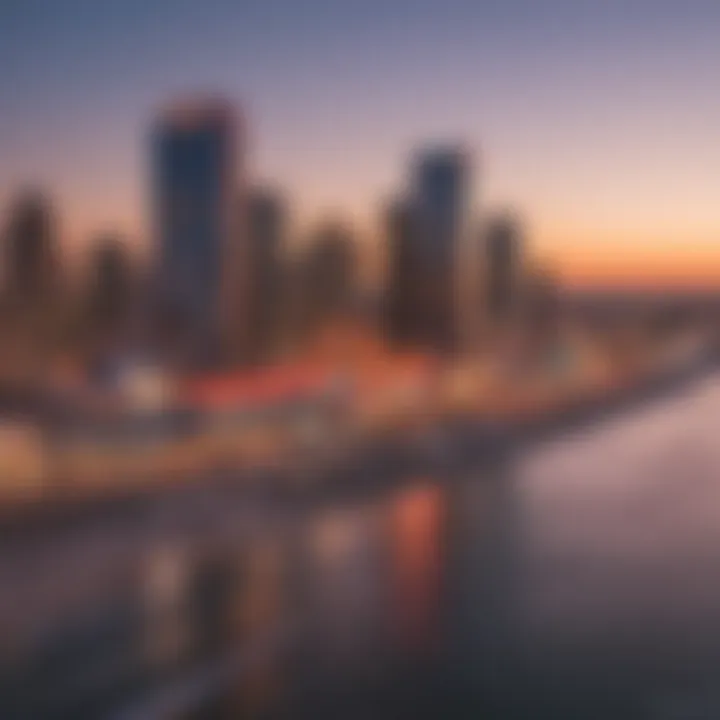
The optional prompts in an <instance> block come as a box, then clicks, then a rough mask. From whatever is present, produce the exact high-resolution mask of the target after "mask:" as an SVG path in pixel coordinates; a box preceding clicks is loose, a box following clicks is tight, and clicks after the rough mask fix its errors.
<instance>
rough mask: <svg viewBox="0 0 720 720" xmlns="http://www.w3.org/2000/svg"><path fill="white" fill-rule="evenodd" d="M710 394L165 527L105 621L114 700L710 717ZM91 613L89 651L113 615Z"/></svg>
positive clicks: (235, 711) (182, 714) (717, 602)
mask: <svg viewBox="0 0 720 720" xmlns="http://www.w3.org/2000/svg"><path fill="white" fill-rule="evenodd" d="M688 397H689V398H690V399H689V400H688ZM718 407H720V388H719V387H717V386H716V385H714V384H712V383H707V382H706V383H705V384H703V385H702V386H701V387H698V388H697V389H696V390H695V391H694V392H693V393H691V395H690V396H687V397H685V398H683V399H680V398H677V399H673V400H665V401H663V403H662V404H659V405H655V406H653V407H648V408H646V409H645V410H642V411H640V412H636V413H635V414H634V415H631V416H628V417H627V418H625V419H621V420H619V421H615V422H612V423H608V424H606V425H604V426H598V427H597V428H595V429H592V430H590V431H586V432H584V433H581V434H577V435H576V436H574V437H573V438H572V439H570V438H567V439H565V440H559V441H556V442H554V443H552V444H548V445H544V446H539V447H536V448H535V449H534V450H529V451H527V452H525V453H523V454H519V453H516V454H515V456H513V457H506V458H504V459H503V458H500V459H497V460H496V461H495V462H494V464H493V465H492V466H487V465H486V466H484V467H483V468H482V469H476V470H474V471H472V472H467V473H464V474H459V475H456V476H454V477H443V478H417V479H415V480H414V481H412V482H409V483H407V484H406V485H404V487H403V489H398V486H393V487H388V488H387V490H386V491H385V492H383V493H381V494H380V495H379V496H376V497H375V498H374V499H372V500H366V501H364V502H362V503H359V502H357V501H356V502H350V501H346V502H343V501H340V500H337V499H336V500H334V501H332V502H327V503H325V504H324V505H318V506H313V507H307V506H305V505H303V506H300V507H293V508H291V509H290V511H288V512H285V513H281V514H280V516H279V517H275V516H273V517H270V515H268V518H267V520H265V519H264V516H262V517H260V519H259V520H258V519H257V518H256V522H255V529H254V530H253V532H248V533H239V532H238V533H236V534H234V535H233V534H231V535H230V536H228V538H226V541H225V542H222V543H221V542H217V543H209V542H208V543H207V544H206V545H207V546H206V547H203V548H202V549H199V547H198V543H197V542H196V540H197V539H198V538H201V537H202V533H195V534H193V535H192V536H188V537H192V539H193V542H192V543H189V544H188V545H187V547H186V546H185V545H183V543H182V542H180V541H179V540H178V542H176V543H174V544H173V543H169V544H168V545H163V544H162V543H158V544H157V545H156V546H157V548H159V549H157V551H156V552H153V553H146V554H145V557H146V563H145V570H144V573H145V579H146V582H144V583H142V584H141V593H140V594H141V595H142V598H141V599H140V602H139V607H140V608H141V612H139V613H136V614H133V612H130V611H129V610H128V609H129V608H132V607H134V606H133V604H132V598H122V599H121V598H118V600H117V603H118V605H121V600H122V603H124V605H122V608H123V609H122V612H121V611H120V610H118V611H117V612H116V613H115V615H113V616H112V617H113V623H114V624H113V625H112V627H115V626H116V625H117V627H119V628H121V630H119V631H117V632H115V631H113V632H115V634H114V635H112V638H114V640H113V642H114V643H115V645H113V646H112V647H113V648H115V649H116V650H117V648H124V650H123V652H126V655H127V657H135V656H133V655H132V654H131V653H130V654H129V655H128V654H127V653H128V652H129V650H128V649H129V648H132V647H141V648H142V653H141V656H142V661H141V662H140V663H139V664H138V662H137V661H135V660H133V661H129V663H130V666H131V667H132V669H133V673H131V674H130V675H129V680H128V685H126V686H125V688H124V691H123V693H121V694H120V695H119V697H120V696H121V697H122V698H127V697H128V695H130V696H132V697H136V696H137V697H138V698H139V699H140V703H139V705H138V706H137V707H135V706H133V707H134V709H135V710H137V709H138V708H140V710H142V712H135V713H132V714H130V715H124V717H133V718H139V717H171V718H172V717H178V718H210V719H211V720H212V719H213V718H218V719H224V718H281V719H282V718H313V719H315V718H353V717H363V718H367V717H372V718H405V717H407V718H417V717H443V718H445V717H447V718H455V717H458V718H464V717H468V718H476V717H483V718H608V717H613V718H628V719H629V718H633V719H634V718H649V719H652V718H661V719H662V718H694V717H712V718H714V717H720V697H718V693H717V692H716V690H715V687H716V686H717V681H718V680H719V679H720V677H718V676H719V675H720V575H718V573H717V567H718V566H719V565H718V560H720V557H719V556H720V542H718V541H720V510H719V508H720V502H718V500H720V484H718V478H717V474H716V468H718V467H720V444H718V443H717V442H716V441H715V431H714V424H713V422H712V420H713V418H714V417H715V416H716V410H717V408H718ZM219 513H220V510H216V511H214V512H213V513H212V517H213V518H218V517H219ZM227 516H228V518H230V519H231V520H232V522H231V525H233V527H234V523H235V520H234V519H233V518H234V516H233V515H232V513H231V512H230V510H229V509H228V510H227ZM138 532H140V531H138ZM194 532H195V531H194ZM180 537H181V535H178V538H180ZM191 545H192V547H191ZM105 615H108V613H105ZM105 615H103V616H102V618H105ZM136 615H137V616H138V617H139V618H140V622H139V624H137V623H135V621H134V620H133V618H135V616H136ZM102 618H101V619H102ZM118 618H123V620H122V623H124V624H122V623H120V624H119V625H118V623H119V622H120V621H119V620H118ZM84 620H85V624H84V625H83V628H84V630H83V632H84V633H85V635H82V637H83V638H85V640H83V642H85V643H86V645H87V644H88V643H89V642H90V639H89V637H90V636H89V635H88V633H89V632H90V629H92V628H96V629H94V630H92V632H95V633H96V635H94V636H92V637H93V638H94V640H93V642H94V643H95V644H94V645H92V648H94V649H93V652H96V651H97V652H99V650H98V648H100V646H101V645H102V643H103V642H106V643H107V642H109V640H108V638H109V637H110V635H108V633H109V630H108V627H110V626H108V625H107V623H106V624H105V625H100V624H97V623H96V624H95V625H92V628H91V627H90V624H89V620H88V618H85V619H84ZM93 622H95V620H93ZM98 622H99V621H98ZM103 622H105V620H103ZM97 628H100V629H102V632H100V630H98V629H97ZM138 628H139V629H138ZM98 633H99V634H98ZM103 633H104V634H103ZM78 637H80V636H78ZM103 638H105V640H103ZM63 642H65V645H63V646H62V647H63V648H65V649H66V648H67V647H69V645H68V642H69V640H67V639H66V640H64V641H63ZM72 642H73V643H75V644H74V645H72V647H73V648H75V647H76V646H77V645H78V642H79V641H78V639H77V637H75V636H73V639H72ZM123 643H124V644H123ZM88 647H89V645H88ZM103 647H106V648H107V647H110V646H109V645H105V646H103ZM56 651H57V648H55V650H53V652H56ZM73 652H75V651H73ZM107 652H110V651H109V650H108V651H107ZM95 656H97V657H101V655H97V653H96V655H95ZM95 656H94V657H95ZM58 657H68V656H66V655H62V656H60V655H58ZM102 657H105V656H102ZM113 657H115V656H113ZM48 662H49V661H48ZM133 663H135V664H133ZM136 665H137V667H136ZM48 667H49V665H48ZM68 667H69V665H68V664H67V663H63V662H60V661H58V662H56V663H55V665H53V666H52V668H53V669H52V672H53V673H56V674H57V673H61V671H62V672H66V671H68V670H67V668H68ZM78 667H79V665H78ZM98 667H100V664H98ZM44 672H47V673H49V672H50V670H46V671H44ZM38 677H39V676H38ZM43 677H45V676H43ZM48 677H49V676H48ZM53 677H54V676H53ZM57 677H58V678H61V677H63V678H64V677H65V675H61V674H60V675H57ZM60 682H61V681H60V680H58V681H57V683H56V685H57V684H58V683H60ZM62 682H65V680H62ZM58 686H59V685H58ZM158 698H160V699H161V700H162V702H160V701H159V700H158ZM146 700H147V702H146ZM38 707H40V706H38ZM44 707H45V708H46V709H47V707H49V705H47V704H46V705H45V706H44ZM88 707H89V706H88ZM31 716H32V717H51V716H52V715H51V714H49V713H48V714H42V713H41V712H40V711H38V712H36V713H34V714H33V715H31ZM66 716H67V715H66ZM70 716H72V717H98V716H100V715H99V714H97V713H93V712H92V710H88V709H87V707H86V711H85V713H84V714H83V713H81V712H79V711H78V712H75V713H74V714H72V715H70ZM26 717H27V715H26Z"/></svg>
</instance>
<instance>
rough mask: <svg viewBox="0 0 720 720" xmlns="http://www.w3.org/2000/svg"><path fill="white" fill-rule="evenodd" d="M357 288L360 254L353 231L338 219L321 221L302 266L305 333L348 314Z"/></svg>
mask: <svg viewBox="0 0 720 720" xmlns="http://www.w3.org/2000/svg"><path fill="white" fill-rule="evenodd" d="M356 291H357V255H356V248H355V245H354V242H353V236H352V234H351V233H350V231H349V230H348V229H347V228H346V227H345V226H344V225H342V224H339V223H334V222H333V223H326V224H324V225H322V226H321V227H320V228H319V229H318V230H317V231H316V232H315V234H314V235H313V237H312V238H311V239H310V245H309V247H308V248H307V250H306V251H305V254H304V257H303V258H302V261H301V268H300V297H299V298H298V300H299V304H300V305H301V307H302V311H301V319H300V327H301V333H302V334H303V335H313V334H314V333H316V332H317V331H318V330H320V329H322V327H323V326H324V325H326V324H327V323H329V322H332V321H336V320H341V319H342V318H343V317H347V316H348V314H349V313H351V312H352V310H353V303H354V301H355V298H356Z"/></svg>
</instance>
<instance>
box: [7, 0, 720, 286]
mask: <svg viewBox="0 0 720 720" xmlns="http://www.w3.org/2000/svg"><path fill="white" fill-rule="evenodd" d="M718 38H720V3H718V1H717V0H684V1H683V0H673V1H669V0H495V1H494V2H483V0H474V1H473V0H357V1H353V2H351V1H350V0H325V1H321V0H257V1H255V2H243V0H113V1H112V2H111V1H108V0H61V1H60V0H44V1H40V0H4V1H3V2H2V3H1V4H0V68H1V70H0V209H2V210H3V211H4V209H5V208H6V206H7V203H8V201H9V199H10V198H11V196H12V192H13V191H14V190H16V189H17V188H18V186H21V185H23V184H28V183H33V184H40V185H42V186H43V187H45V188H47V190H48V191H49V192H50V193H51V194H52V195H53V197H54V198H55V200H56V203H57V205H58V208H59V209H60V211H61V217H62V221H63V231H64V237H65V238H66V239H67V242H68V244H69V245H70V246H72V247H76V248H79V247H81V246H82V244H83V243H84V242H86V241H87V239H88V238H89V237H90V236H91V235H92V234H93V233H95V232H97V231H102V230H104V229H107V228H113V229H119V230H121V231H123V232H124V233H126V234H128V236H130V237H132V239H133V241H134V242H136V243H137V244H138V245H142V244H143V243H144V242H146V236H147V225H148V222H147V214H148V213H147V210H148V208H147V200H146V198H147V182H146V181H147V175H148V173H147V145H146V140H147V132H148V128H149V123H150V120H151V119H152V117H153V114H154V112H155V111H156V110H157V108H158V107H159V106H162V105H163V104H165V103H166V101H167V100H169V99H172V98H173V97H175V96H177V95H184V94H186V93H187V92H192V91H196V90H197V91H206V90H210V91H217V92H221V93H223V94H226V95H227V96H228V97H229V98H230V99H232V100H233V101H234V102H235V103H236V104H237V105H238V106H239V107H240V108H242V109H243V112H244V113H245V115H246V118H247V124H248V141H249V157H248V165H249V167H248V169H249V172H250V174H251V177H254V178H257V179H258V180H261V181H269V182H272V183H274V184H277V185H279V186H281V187H283V188H284V189H285V190H286V192H287V195H288V197H289V199H290V200H291V202H292V208H293V215H294V217H295V218H296V220H297V223H298V224H299V225H300V226H303V225H304V224H307V222H308V221H311V220H312V219H313V218H317V217H319V216H320V215H321V214H322V213H324V212H327V211H342V212H345V213H347V214H348V215H349V216H350V217H351V218H353V219H354V220H355V221H356V222H357V223H358V224H359V225H360V226H361V227H362V228H364V229H365V231H366V235H367V236H368V237H369V238H372V237H373V232H372V229H373V227H374V226H375V225H376V224H377V220H378V215H379V208H380V203H381V202H382V200H383V199H384V198H387V196H388V195H389V194H391V193H393V192H394V191H396V190H399V189H400V188H401V187H402V186H403V184H404V183H405V182H406V170H407V161H408V157H409V154H410V153H411V151H412V150H413V149H414V148H415V147H416V146H417V145H419V144H422V143H423V142H427V141H431V142H432V141H435V140H446V139H449V140H459V141H462V142H464V143H466V144H467V145H468V146H469V147H471V148H473V149H474V150H475V153H476V177H475V189H474V195H475V199H476V208H477V211H478V213H480V211H481V210H482V209H483V208H492V207H496V206H498V205H501V206H505V205H511V206H513V207H516V208H517V209H518V210H520V211H521V212H522V214H523V216H524V217H525V219H526V222H527V226H528V235H529V239H530V241H531V243H532V245H533V247H534V248H535V249H536V250H537V252H538V254H540V255H541V256H543V257H545V258H547V259H549V260H551V261H552V262H554V263H556V264H557V265H558V266H559V267H561V268H562V269H563V271H564V273H565V274H566V275H567V277H569V278H570V279H573V280H575V281H577V282H583V281H586V280H588V279H592V280H598V279H601V280H614V281H631V282H648V281H655V280H658V279H673V280H684V281H689V280H691V279H697V280H703V281H706V282H709V281H716V282H717V284H718V285H720V89H719V87H718V70H719V69H720V42H719V41H718ZM371 241H372V240H369V242H371Z"/></svg>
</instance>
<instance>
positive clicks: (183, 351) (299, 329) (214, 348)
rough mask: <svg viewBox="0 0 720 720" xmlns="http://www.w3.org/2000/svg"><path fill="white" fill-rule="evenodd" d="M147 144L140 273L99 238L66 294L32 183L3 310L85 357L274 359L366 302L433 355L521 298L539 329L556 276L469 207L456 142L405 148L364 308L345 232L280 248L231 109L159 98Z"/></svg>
mask: <svg viewBox="0 0 720 720" xmlns="http://www.w3.org/2000/svg"><path fill="white" fill-rule="evenodd" d="M151 153H152V157H151V163H150V165H151V173H152V175H151V187H152V193H153V197H152V201H151V207H152V230H151V243H150V247H151V251H152V252H151V262H150V265H149V268H148V269H147V271H146V272H142V273H141V272H140V271H139V269H138V267H137V264H136V263H133V261H132V260H131V257H130V254H129V250H128V246H127V243H126V242H124V240H123V238H121V237H117V236H114V235H112V234H108V235H104V236H101V237H99V238H98V239H97V242H95V243H94V244H93V250H92V256H91V259H90V262H89V267H88V271H87V274H86V279H85V281H84V282H83V283H81V285H82V289H81V290H79V291H78V290H77V288H76V289H75V290H74V291H73V292H70V291H69V290H68V287H67V285H68V283H67V282H66V281H63V280H62V276H63V273H62V267H61V259H60V253H59V249H58V243H57V231H56V228H55V218H54V212H53V209H52V207H51V205H50V203H49V202H48V200H47V199H46V198H45V197H43V196H42V195H40V194H37V193H29V194H26V195H24V196H23V197H21V198H19V199H18V200H17V201H16V203H15V205H14V206H13V207H12V208H11V210H10V217H9V221H8V223H7V225H6V228H5V238H4V250H5V263H4V266H5V282H4V302H3V308H4V309H5V310H6V311H7V312H6V313H5V315H6V316H7V317H14V318H22V324H24V325H25V326H27V322H28V320H27V319H28V318H36V319H37V321H38V322H41V321H43V322H48V323H51V324H53V323H54V326H55V328H56V329H57V328H60V327H61V328H62V332H59V331H58V333H59V335H62V337H63V338H65V339H66V340H67V342H68V343H69V344H70V345H72V346H73V347H81V348H83V349H84V350H88V352H94V353H103V352H105V353H110V354H111V353H113V352H117V351H119V350H120V349H122V348H128V347H130V346H132V345H139V346H141V347H142V348H143V350H144V351H146V352H147V351H150V352H153V353H155V354H157V356H159V357H160V358H162V359H163V361H164V362H166V363H171V364H175V365H179V366H183V367H192V368H198V367H202V368H207V367H223V366H225V367H227V366H231V365H241V364H262V363H266V362H271V361H272V360H273V359H275V358H278V357H280V356H283V355H287V354H288V353H292V352H293V351H294V350H295V349H297V347H299V346H300V345H302V343H303V342H306V341H307V340H308V338H312V337H314V336H316V335H317V334H318V333H319V332H320V331H321V330H322V329H323V328H325V327H326V326H328V325H329V324H332V323H336V324H338V323H339V324H341V325H342V324H343V323H345V324H349V323H352V322H354V321H355V320H356V319H357V318H358V317H359V315H362V314H363V313H364V314H365V317H367V316H368V313H370V312H371V311H370V310H368V307H371V308H372V313H374V315H372V317H373V318H374V319H375V321H376V325H375V326H376V329H377V332H378V334H382V336H383V337H384V339H385V340H386V341H387V343H388V345H390V346H392V347H394V348H402V349H406V348H412V349H418V350H425V351H429V352H433V353H440V354H444V355H447V354H450V355H454V354H456V353H458V352H462V351H464V350H466V349H469V348H470V349H471V348H474V347H477V346H478V345H479V344H482V341H483V338H484V337H487V336H488V335H487V334H488V333H492V332H493V331H494V329H496V328H498V327H502V326H506V325H507V324H508V323H510V322H511V321H513V320H514V319H517V318H518V316H519V315H518V313H519V312H520V310H521V308H522V307H528V306H531V307H532V313H533V316H532V324H533V325H534V326H536V327H541V326H543V323H545V324H548V323H550V324H551V317H552V313H553V310H552V306H553V293H554V284H553V282H552V278H551V277H550V276H541V275H539V274H537V273H536V275H535V276H531V275H530V274H529V273H528V272H527V268H526V265H527V263H526V262H525V261H524V253H523V239H522V236H521V235H522V230H521V225H520V223H519V221H518V219H517V218H516V217H515V216H513V215H512V214H502V215H498V216H496V217H494V218H491V219H488V220H486V221H484V222H482V223H478V222H477V220H476V218H474V217H473V215H472V207H471V197H472V180H473V177H472V174H473V168H472V158H471V156H470V154H469V153H468V152H467V151H466V150H465V149H463V148H461V147H455V146H451V147H431V148H426V149H424V150H422V151H421V152H419V153H418V154H417V156H416V157H415V159H414V161H413V162H412V164H411V168H410V173H409V174H410V177H409V180H408V186H407V188H405V189H404V190H403V191H402V192H401V193H400V194H399V195H398V197H397V198H396V199H394V200H393V202H392V203H390V204H389V206H388V207H387V212H386V216H385V222H384V226H383V229H384V232H383V249H384V254H385V257H386V261H387V262H386V273H385V278H384V282H383V283H382V288H381V290H379V291H378V292H377V298H376V300H377V302H374V303H368V304H366V305H363V303H362V302H361V297H362V295H361V293H360V292H359V288H358V283H359V275H360V274H359V272H358V265H359V253H358V247H357V245H356V243H355V242H354V237H353V233H352V231H351V230H350V228H349V226H347V225H345V224H343V223H342V222H338V221H333V222H326V223H324V224H323V225H321V226H320V227H318V228H317V229H316V230H315V231H314V232H313V234H312V236H311V237H310V238H309V240H310V241H309V242H308V243H305V244H304V246H303V249H302V252H300V253H299V254H298V253H296V254H295V255H293V254H292V253H290V252H289V243H288V237H289V226H290V222H289V217H288V208H287V205H286V200H285V198H284V196H283V195H282V194H281V193H279V192H277V191H276V190H274V189H271V188H267V187H258V186H256V185H255V184H254V183H253V181H252V178H250V177H249V176H248V171H247V164H246V141H245V133H244V127H243V124H242V118H241V117H240V116H239V115H238V113H236V111H235V110H234V108H233V107H232V106H231V105H229V104H228V103H227V102H225V101H223V100H218V99H204V100H201V101H197V100H196V101H192V102H186V103H178V104H174V105H172V106H171V107H169V108H168V109H167V110H166V111H164V112H162V113H161V114H159V116H158V117H157V119H156V122H155V124H154V126H153V129H152V135H151ZM68 297H72V300H71V301H70V300H67V298H68ZM528 298H530V299H531V302H530V303H529V304H528V302H526V301H527V299H528ZM61 308H62V309H63V312H62V313H60V309H61ZM59 313H60V314H62V321H61V322H60V321H58V320H57V318H58V317H59V315H58V314H59ZM49 318H50V319H49Z"/></svg>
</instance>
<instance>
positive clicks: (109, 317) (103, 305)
mask: <svg viewBox="0 0 720 720" xmlns="http://www.w3.org/2000/svg"><path fill="white" fill-rule="evenodd" d="M133 280H134V278H133V269H132V265H131V262H130V258H129V257H128V252H127V248H126V246H125V245H124V244H123V241H122V239H121V238H120V237H117V236H115V235H113V234H107V235H101V236H100V237H98V238H97V239H96V240H95V243H94V246H93V248H92V258H91V263H90V277H89V281H88V288H87V311H86V312H87V321H88V325H89V330H90V332H91V333H92V334H93V335H94V336H99V337H102V338H108V339H117V336H118V335H120V334H121V333H122V332H123V330H125V329H126V327H125V326H126V325H127V323H128V321H129V319H130V317H129V316H130V311H131V304H132V299H133V290H134V288H133V284H134V283H133Z"/></svg>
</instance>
